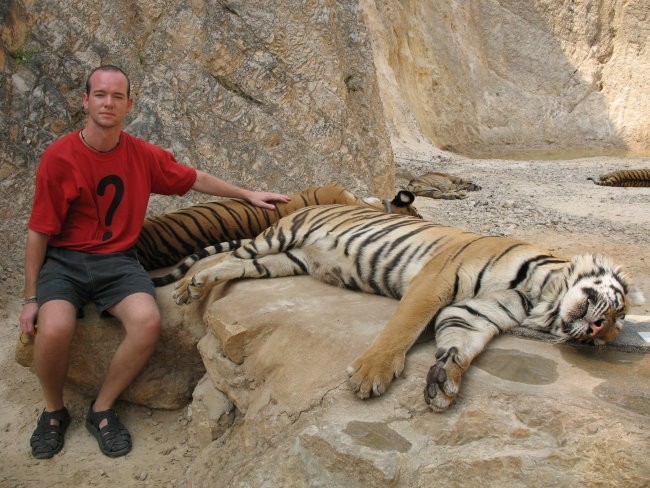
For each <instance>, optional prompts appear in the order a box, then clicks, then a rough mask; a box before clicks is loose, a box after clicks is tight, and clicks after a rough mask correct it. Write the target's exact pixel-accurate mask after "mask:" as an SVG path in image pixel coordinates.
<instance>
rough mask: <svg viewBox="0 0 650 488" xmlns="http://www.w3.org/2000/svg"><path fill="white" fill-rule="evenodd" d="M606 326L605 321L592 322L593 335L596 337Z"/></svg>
mask: <svg viewBox="0 0 650 488" xmlns="http://www.w3.org/2000/svg"><path fill="white" fill-rule="evenodd" d="M604 327H605V323H604V322H602V323H600V324H591V326H590V329H591V336H592V337H596V336H597V335H598V333H599V332H600V331H601V330H603V328H604Z"/></svg>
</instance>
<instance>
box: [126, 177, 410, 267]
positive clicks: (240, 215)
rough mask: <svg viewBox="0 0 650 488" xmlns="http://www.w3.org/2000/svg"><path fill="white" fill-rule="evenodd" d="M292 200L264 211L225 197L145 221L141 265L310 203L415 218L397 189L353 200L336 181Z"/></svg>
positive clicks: (238, 233)
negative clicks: (384, 196)
mask: <svg viewBox="0 0 650 488" xmlns="http://www.w3.org/2000/svg"><path fill="white" fill-rule="evenodd" d="M289 196H290V198H291V201H290V202H288V203H281V204H277V205H276V206H275V209H273V210H267V209H263V208H260V207H257V206H255V205H252V204H250V203H248V202H246V201H244V200H238V199H227V200H218V201H212V202H206V203H203V204H199V205H194V206H191V207H188V208H185V209H182V210H178V211H175V212H170V213H166V214H163V215H158V216H155V217H148V218H146V219H145V222H144V225H143V227H142V231H141V233H140V237H139V238H138V241H137V243H136V245H135V249H136V251H137V254H138V259H139V260H140V263H141V264H142V266H143V267H144V269H146V270H148V271H151V270H154V269H159V268H163V267H166V266H172V265H174V264H176V263H178V262H179V261H180V260H181V259H183V258H185V257H186V256H189V255H191V254H194V253H196V252H199V251H200V250H201V249H203V248H205V247H207V246H209V245H211V244H214V243H219V242H223V241H237V240H240V239H245V238H252V237H255V236H256V235H258V234H259V233H260V232H262V231H263V230H264V229H266V228H267V227H269V226H270V225H272V224H273V223H274V222H277V221H278V220H279V219H280V218H282V217H284V216H286V215H289V214H291V213H292V212H294V211H296V210H297V209H299V208H303V207H308V206H310V205H329V204H345V205H363V206H371V207H373V208H377V209H382V208H384V207H385V206H386V205H388V206H389V207H390V209H391V211H392V212H395V213H403V214H405V215H413V216H418V213H417V210H416V209H415V208H414V207H413V206H412V205H411V204H412V202H413V200H414V198H413V196H412V195H410V194H409V193H408V192H406V191H400V192H398V193H397V194H396V195H395V197H394V198H393V200H392V201H388V202H386V201H382V200H381V199H379V198H376V197H368V198H358V197H356V196H355V195H353V194H352V193H351V192H350V191H348V190H346V189H345V188H344V187H343V186H341V185H340V184H338V183H330V184H327V185H323V186H319V187H310V188H308V189H306V190H303V191H301V192H299V193H293V194H291V195H289Z"/></svg>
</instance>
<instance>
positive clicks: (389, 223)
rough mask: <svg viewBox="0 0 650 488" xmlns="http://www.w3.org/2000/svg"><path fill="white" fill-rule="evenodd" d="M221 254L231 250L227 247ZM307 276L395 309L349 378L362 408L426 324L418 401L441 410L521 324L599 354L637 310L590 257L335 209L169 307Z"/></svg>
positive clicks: (292, 224)
mask: <svg viewBox="0 0 650 488" xmlns="http://www.w3.org/2000/svg"><path fill="white" fill-rule="evenodd" d="M225 249H229V247H228V246H226V247H225ZM303 274H309V275H311V276H313V277H314V278H316V279H319V280H321V281H323V282H326V283H329V284H332V285H337V286H342V287H346V288H350V289H354V290H362V291H364V292H368V293H375V294H379V295H385V296H389V297H394V298H397V299H400V303H399V305H398V308H397V310H396V312H395V314H394V315H393V316H392V317H391V318H390V320H389V321H388V323H387V325H386V326H385V327H384V329H383V330H382V332H381V333H380V334H379V335H378V336H377V338H376V339H375V340H374V342H373V343H372V344H371V345H370V347H369V348H368V349H367V350H366V351H365V352H364V353H363V354H361V355H360V356H359V357H358V358H357V359H355V361H354V362H353V363H352V364H351V365H350V367H349V368H348V374H349V381H350V384H351V386H352V388H353V389H354V390H355V391H356V392H357V394H358V396H359V397H361V398H367V397H369V396H371V395H373V394H374V395H380V394H382V393H384V392H385V391H386V389H387V388H388V386H389V385H390V383H391V381H392V379H393V377H397V376H399V375H400V374H401V373H402V371H403V369H404V362H405V357H406V352H407V351H408V350H409V348H410V347H411V346H412V345H413V344H414V342H415V341H416V339H417V338H418V336H419V335H420V334H421V333H422V332H423V331H424V330H425V328H426V327H427V325H429V324H432V326H433V328H434V329H433V330H434V332H435V339H436V342H437V352H436V353H435V361H434V364H433V366H432V367H431V369H430V370H429V373H428V375H427V378H426V386H425V389H424V398H425V401H426V402H427V403H428V404H429V405H430V407H431V408H432V409H433V410H435V411H442V410H444V409H446V408H447V407H449V405H450V404H451V403H452V402H453V401H454V399H455V397H456V395H457V394H458V391H459V387H460V383H461V376H462V374H463V373H464V372H465V371H467V369H468V367H469V366H470V363H471V362H472V360H473V359H474V358H475V357H476V356H477V355H478V354H479V353H480V352H481V351H482V350H483V348H484V347H485V346H486V344H487V343H488V342H489V341H490V340H491V339H492V338H493V337H494V336H496V335H497V334H499V333H502V332H505V331H507V330H508V329H510V328H511V327H513V326H516V325H523V326H524V327H529V328H532V329H537V330H541V331H546V332H549V333H551V334H554V335H555V336H557V337H558V340H569V339H575V340H578V341H585V342H591V343H595V344H601V343H605V342H609V341H612V340H613V339H614V338H615V337H616V335H617V334H618V332H619V330H620V328H621V325H622V319H623V317H624V315H625V313H626V308H627V307H628V305H629V304H630V303H643V301H644V298H643V295H642V294H641V292H640V291H638V290H637V289H636V288H635V287H633V286H632V285H631V283H630V281H629V279H628V278H627V277H626V276H625V274H624V273H623V272H622V271H620V269H619V268H618V267H616V266H614V265H613V264H612V263H610V261H609V260H608V259H606V258H604V257H601V256H597V255H585V256H577V257H573V258H567V257H563V256H560V255H557V254H555V253H554V252H552V251H549V250H547V249H541V248H538V247H536V246H533V245H531V244H528V243H526V242H522V241H518V240H515V239H511V238H507V237H500V236H484V235H478V234H474V233H471V232H467V231H465V230H463V229H459V228H454V227H445V226H441V225H436V224H434V223H432V222H429V221H424V220H420V219H416V218H412V217H407V216H400V215H392V214H384V213H380V212H377V211H376V210H373V209H370V208H367V207H359V206H345V205H327V206H319V207H308V208H304V209H301V210H298V211H296V212H294V213H293V214H291V215H289V216H288V217H284V218H283V219H281V220H279V221H278V222H277V223H276V224H275V225H273V226H272V227H270V228H268V229H267V230H265V231H264V232H263V233H262V234H260V235H259V236H257V237H256V238H255V239H253V240H249V241H246V242H244V243H242V245H241V247H239V248H237V249H236V250H235V251H234V252H232V253H231V254H226V255H225V257H224V258H223V259H222V260H220V261H219V262H217V263H216V264H215V265H211V266H209V267H207V268H205V269H203V270H201V271H199V272H198V273H196V274H194V275H193V276H188V277H186V278H184V279H182V280H181V281H179V282H178V283H177V284H176V288H175V291H174V294H173V297H174V300H175V301H176V303H177V304H179V305H180V304H184V303H188V302H190V301H192V300H198V299H200V298H201V297H202V296H204V295H205V293H206V292H207V291H208V290H209V289H210V287H211V286H213V285H214V284H215V283H216V282H221V281H225V280H230V279H235V278H271V277H278V276H291V275H303Z"/></svg>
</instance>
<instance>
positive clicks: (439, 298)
mask: <svg viewBox="0 0 650 488" xmlns="http://www.w3.org/2000/svg"><path fill="white" fill-rule="evenodd" d="M423 276H425V277H424V278H423ZM443 283H444V285H443ZM434 287H435V288H437V289H438V292H437V293H431V292H430V291H431V289H432V288H434ZM452 292H453V281H450V282H446V281H445V280H444V279H441V278H440V277H439V276H436V275H433V276H431V275H429V276H428V277H427V276H426V273H422V274H421V275H420V277H416V279H415V280H414V281H413V283H412V284H411V285H410V287H409V289H408V291H407V293H406V294H405V295H404V296H403V297H402V299H401V301H400V303H399V305H398V306H397V310H396V311H395V313H394V314H393V316H392V317H391V318H390V320H389V321H388V323H387V324H386V326H385V327H384V329H383V330H382V331H381V332H380V333H379V335H378V336H377V337H376V338H375V340H374V341H373V342H372V344H371V345H370V346H369V347H368V348H367V349H366V350H365V351H364V352H363V353H362V354H361V355H360V356H359V357H357V358H356V359H355V360H354V361H353V362H352V364H351V365H350V366H348V368H347V373H348V375H349V384H350V386H351V387H352V390H353V391H355V392H356V394H357V396H358V397H359V398H368V397H370V396H371V395H377V396H379V395H381V394H382V393H384V392H385V391H386V390H387V389H388V387H389V385H390V383H391V382H392V380H393V377H398V376H400V375H401V374H402V371H403V370H404V363H405V360H406V353H407V351H408V350H409V349H410V348H411V346H412V345H413V344H414V343H415V341H416V340H417V338H418V337H419V336H420V334H421V333H422V331H423V330H424V329H425V328H426V326H427V324H428V323H429V322H430V321H431V319H432V318H433V316H434V315H435V313H436V312H437V310H438V309H439V308H440V307H442V306H444V305H446V304H447V303H449V301H450V300H451V297H452Z"/></svg>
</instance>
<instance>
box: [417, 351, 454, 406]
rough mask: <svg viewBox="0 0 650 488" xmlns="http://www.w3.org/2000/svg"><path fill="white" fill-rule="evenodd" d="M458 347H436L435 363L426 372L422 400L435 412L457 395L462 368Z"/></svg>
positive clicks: (448, 403)
mask: <svg viewBox="0 0 650 488" xmlns="http://www.w3.org/2000/svg"><path fill="white" fill-rule="evenodd" d="M459 363H460V358H459V355H458V349H456V348H455V347H450V348H449V349H438V351H437V352H436V363H435V364H434V365H433V366H431V369H429V373H428V374H427V385H426V387H425V388H424V401H425V402H427V405H429V407H431V409H432V410H435V411H436V412H442V411H443V410H446V409H447V408H448V407H449V406H450V405H451V404H452V403H453V402H454V400H455V399H456V396H458V391H459V390H460V382H461V378H462V375H463V370H464V369H463V368H462V367H461V366H460V364H459Z"/></svg>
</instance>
